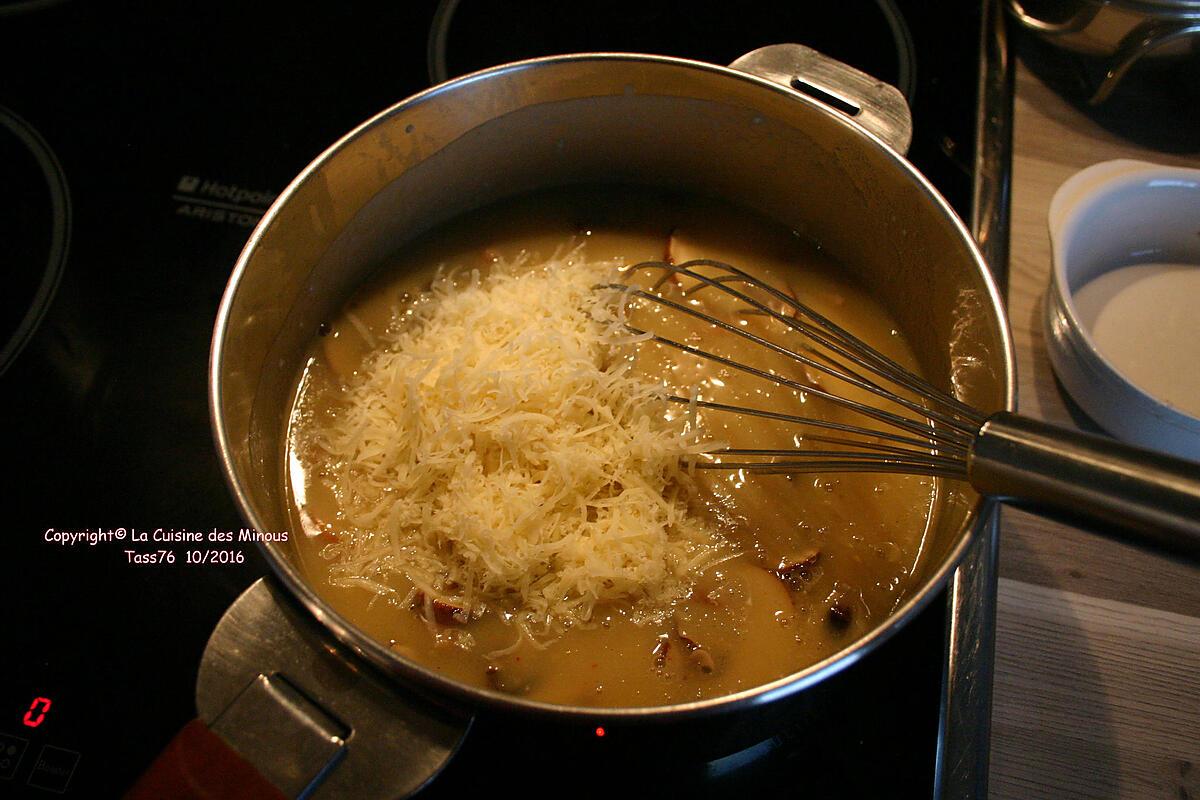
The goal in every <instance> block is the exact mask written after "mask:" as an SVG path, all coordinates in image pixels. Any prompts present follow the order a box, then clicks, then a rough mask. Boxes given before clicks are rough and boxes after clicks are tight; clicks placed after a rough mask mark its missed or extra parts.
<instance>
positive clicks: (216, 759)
mask: <svg viewBox="0 0 1200 800" xmlns="http://www.w3.org/2000/svg"><path fill="white" fill-rule="evenodd" d="M166 797H170V798H177V799H178V800H224V799H228V800H284V794H283V792H281V791H279V789H278V788H276V787H275V786H274V785H273V784H272V783H271V782H270V781H268V780H267V779H266V778H265V777H264V776H263V775H262V773H260V772H259V771H258V770H257V769H256V768H255V767H254V765H253V764H251V763H250V762H249V761H247V760H246V759H244V758H242V757H241V755H239V754H238V752H237V751H236V750H234V749H233V748H232V747H230V746H229V745H228V744H227V743H226V742H225V741H224V740H223V739H222V738H221V737H220V736H218V735H217V734H215V733H213V732H212V731H211V730H209V728H208V726H207V725H205V724H204V722H203V721H202V720H199V719H194V720H192V721H191V722H189V723H188V724H187V725H185V726H183V729H182V730H180V731H179V733H178V734H176V735H175V738H174V739H172V740H171V743H170V744H168V745H167V746H166V748H165V749H164V750H163V751H162V753H160V754H159V756H158V758H157V759H155V761H154V763H153V764H151V765H150V768H149V769H147V770H146V771H145V772H144V773H142V776H141V777H140V778H139V779H138V782H137V783H136V784H134V785H133V788H131V789H130V790H129V791H128V792H127V793H126V795H125V800H162V799H163V798H166Z"/></svg>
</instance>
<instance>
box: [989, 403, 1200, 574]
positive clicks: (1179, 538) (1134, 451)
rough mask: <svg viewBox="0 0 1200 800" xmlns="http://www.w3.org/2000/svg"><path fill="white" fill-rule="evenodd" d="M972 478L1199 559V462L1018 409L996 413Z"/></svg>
mask: <svg viewBox="0 0 1200 800" xmlns="http://www.w3.org/2000/svg"><path fill="white" fill-rule="evenodd" d="M967 475H968V478H969V479H970V481H971V485H972V486H974V487H975V488H976V489H977V490H978V491H980V492H981V493H983V494H986V495H990V496H992V497H995V498H998V499H1001V500H1005V501H1008V502H1011V503H1012V504H1014V505H1020V506H1026V505H1028V506H1030V507H1031V509H1030V510H1033V511H1037V512H1048V513H1049V514H1050V515H1052V516H1056V517H1063V518H1067V519H1069V520H1071V521H1082V522H1085V523H1089V524H1088V527H1089V528H1091V529H1092V530H1095V531H1096V532H1097V533H1100V534H1102V535H1107V536H1113V537H1115V538H1119V539H1124V540H1126V541H1130V542H1132V543H1134V544H1140V545H1143V546H1147V547H1150V548H1152V549H1155V550H1159V551H1163V552H1167V553H1171V554H1173V555H1179V556H1184V557H1186V558H1188V559H1190V560H1192V561H1197V562H1200V464H1197V463H1195V462H1192V461H1186V460H1184V459H1180V458H1175V457H1173V456H1168V455H1164V454H1162V453H1156V452H1151V451H1149V450H1143V449H1141V448H1138V447H1134V446H1132V445H1127V444H1123V443H1121V442H1117V441H1114V440H1112V439H1108V438H1104V437H1101V436H1095V435H1092V434H1088V433H1081V432H1079V431H1074V430H1069V429H1066V428H1060V427H1058V426H1055V425H1050V424H1048V423H1045V422H1041V421H1039V420H1035V419H1030V418H1028V417H1022V416H1020V415H1018V414H1011V413H1008V412H1004V411H1002V412H1000V413H997V414H993V415H992V416H991V417H989V418H988V420H987V421H986V422H985V423H984V424H983V427H982V428H981V429H980V431H979V434H978V435H977V436H976V437H975V441H974V443H973V444H972V446H971V452H970V454H969V455H968V456H967Z"/></svg>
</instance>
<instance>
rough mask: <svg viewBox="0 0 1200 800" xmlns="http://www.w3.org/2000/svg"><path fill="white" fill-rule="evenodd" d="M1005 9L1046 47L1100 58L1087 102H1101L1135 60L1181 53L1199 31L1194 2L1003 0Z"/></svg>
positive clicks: (1199, 8)
mask: <svg viewBox="0 0 1200 800" xmlns="http://www.w3.org/2000/svg"><path fill="white" fill-rule="evenodd" d="M1008 9H1009V11H1010V13H1011V14H1012V16H1013V17H1014V18H1015V19H1016V20H1017V21H1018V22H1019V23H1020V24H1021V26H1022V27H1024V28H1025V29H1026V30H1028V31H1031V32H1032V33H1034V34H1035V35H1037V36H1038V37H1039V38H1041V39H1042V40H1044V41H1045V42H1047V43H1048V44H1050V45H1051V46H1053V47H1058V48H1062V49H1064V50H1068V51H1071V52H1074V53H1079V54H1083V55H1086V56H1092V57H1096V58H1099V59H1101V60H1102V61H1103V64H1104V69H1103V74H1102V77H1101V79H1100V81H1099V83H1098V84H1097V85H1096V86H1095V87H1094V89H1092V91H1091V96H1090V97H1089V98H1088V103H1089V104H1091V105H1100V104H1101V103H1103V102H1105V101H1106V100H1107V99H1108V98H1109V97H1110V96H1111V95H1112V93H1113V91H1114V90H1115V89H1116V88H1117V85H1118V84H1119V83H1120V82H1121V79H1122V78H1124V77H1125V74H1126V73H1127V72H1129V70H1130V68H1132V67H1133V66H1134V65H1135V64H1137V63H1138V62H1139V61H1141V60H1143V59H1169V58H1177V57H1180V56H1183V55H1186V54H1187V53H1189V52H1191V51H1192V49H1193V47H1194V45H1195V37H1196V36H1197V35H1198V34H1200V2H1197V0H1008Z"/></svg>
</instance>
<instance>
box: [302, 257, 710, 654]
mask: <svg viewBox="0 0 1200 800" xmlns="http://www.w3.org/2000/svg"><path fill="white" fill-rule="evenodd" d="M613 268H614V267H613V265H612V264H608V263H595V262H589V261H587V260H586V259H585V258H584V253H583V250H582V247H576V248H575V249H574V250H571V251H570V252H566V253H560V254H557V255H556V256H555V257H554V258H551V259H549V260H547V261H545V262H543V263H537V264H532V263H528V262H521V263H511V264H505V263H501V264H498V265H497V266H496V267H495V268H494V269H492V270H490V271H489V272H488V273H487V274H486V275H482V276H481V275H480V274H478V273H477V272H476V273H472V274H470V275H468V276H462V275H455V274H444V273H443V274H439V275H438V277H436V278H435V280H434V282H433V285H432V286H431V288H430V289H429V290H428V291H426V292H425V293H423V294H422V295H421V296H420V297H418V298H417V299H416V300H414V301H410V302H408V303H407V304H406V305H404V306H403V307H399V308H397V309H395V310H394V315H393V324H392V325H391V327H390V328H389V330H388V331H387V333H386V334H383V335H382V336H378V337H377V338H378V339H379V342H378V344H379V347H378V349H377V350H376V351H375V352H374V353H373V354H371V355H369V356H368V357H367V359H366V361H365V363H364V366H363V368H362V369H360V370H359V373H358V376H359V377H357V378H356V379H354V380H352V381H351V382H350V383H349V384H348V385H347V386H346V387H344V389H343V391H342V393H341V396H340V398H339V402H338V403H337V404H336V407H335V408H334V409H332V410H331V413H329V414H328V415H327V418H326V419H324V420H322V423H321V425H320V426H317V428H318V429H317V430H315V431H314V432H313V436H312V441H313V442H314V443H315V445H316V448H315V451H316V453H317V454H318V458H319V459H320V460H321V461H322V462H323V463H321V464H318V465H316V466H317V467H318V469H319V471H320V473H321V474H323V475H325V476H327V479H328V480H329V482H330V483H331V485H332V488H333V490H334V493H335V496H336V497H337V499H338V504H339V506H340V508H341V510H342V522H343V524H344V525H345V526H346V528H347V529H346V530H345V531H344V532H343V533H342V534H341V535H340V536H339V537H338V539H337V541H336V542H334V543H333V544H330V545H328V546H327V547H326V548H325V550H324V554H325V555H326V557H327V558H329V559H330V561H331V573H330V575H331V580H332V582H334V583H339V584H341V585H357V586H362V587H366V588H368V589H371V590H373V591H375V592H376V594H379V595H380V596H382V597H384V598H386V599H390V600H391V601H392V602H395V603H398V604H406V605H408V606H411V607H414V608H417V609H418V610H420V609H422V608H423V609H425V616H426V617H427V619H428V621H429V622H430V624H431V625H432V624H434V616H436V610H437V609H436V606H437V603H441V604H443V608H444V607H452V608H453V610H454V612H455V614H457V615H458V617H457V618H458V619H469V618H475V617H479V616H481V615H482V614H484V613H486V612H488V611H489V610H490V611H493V612H495V613H497V614H500V615H502V617H503V618H504V619H507V620H509V621H510V622H514V623H515V624H517V625H518V627H519V628H520V629H521V630H522V631H524V632H526V633H528V634H530V635H531V636H535V637H538V638H542V639H545V638H548V637H550V636H554V635H557V634H558V633H561V632H562V631H563V630H565V629H566V628H568V627H571V626H573V625H580V624H582V625H590V624H596V623H597V621H598V618H599V615H598V614H597V611H598V608H599V607H601V606H602V605H605V604H616V605H614V606H612V607H620V608H622V609H624V610H625V613H630V614H632V615H633V616H634V618H635V619H641V620H647V619H650V618H661V615H662V614H663V613H664V611H665V609H667V608H668V607H669V605H670V603H671V602H672V601H674V600H676V599H678V598H680V597H681V596H683V595H684V594H685V593H686V592H687V590H688V588H689V587H690V583H691V580H692V578H693V577H694V576H695V575H696V573H697V572H698V571H700V570H702V569H703V568H705V567H706V566H709V565H711V564H713V563H715V562H716V561H717V560H719V559H721V558H723V557H728V555H729V553H730V547H729V545H728V544H727V543H726V542H725V541H724V540H723V539H722V538H721V537H720V536H719V535H718V534H717V533H716V532H715V531H714V530H713V529H711V527H709V526H708V525H706V524H705V523H704V522H702V521H701V520H700V519H698V518H697V517H695V516H693V515H691V514H689V506H690V505H691V504H692V503H693V502H694V491H695V488H694V485H693V483H692V481H691V479H690V478H689V476H688V474H687V471H686V466H683V465H681V459H683V458H684V457H685V456H687V455H689V454H695V453H697V452H701V451H702V450H703V449H705V448H704V445H703V436H702V433H701V431H699V430H698V428H697V425H696V415H695V409H694V407H693V408H691V409H689V413H688V414H687V415H678V416H677V415H674V414H672V413H671V412H670V411H669V409H668V406H669V403H668V402H667V401H666V399H665V397H664V390H663V384H662V383H661V382H659V383H655V382H653V381H650V380H648V379H647V378H646V377H644V376H640V375H638V374H637V373H636V371H635V370H633V369H632V359H634V358H636V355H634V349H633V348H630V347H627V346H626V345H628V344H629V343H630V341H631V337H630V334H629V332H628V331H627V330H626V329H625V327H624V313H625V305H626V302H627V301H628V296H627V295H622V294H621V293H619V292H611V291H607V293H602V290H598V289H596V288H595V287H596V286H597V285H598V284H603V283H607V282H608V281H609V280H611V278H612V273H613ZM435 600H436V601H437V603H434V601H435Z"/></svg>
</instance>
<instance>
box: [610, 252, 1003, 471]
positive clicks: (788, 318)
mask: <svg viewBox="0 0 1200 800" xmlns="http://www.w3.org/2000/svg"><path fill="white" fill-rule="evenodd" d="M698 268H709V269H715V270H718V271H719V274H717V275H706V274H704V273H702V272H699V271H697V270H698ZM646 269H659V270H663V277H662V278H661V279H660V280H659V281H658V282H657V283H655V284H654V285H653V286H652V287H651V290H649V291H648V290H645V289H643V288H641V287H640V286H636V285H629V284H622V283H611V284H607V285H604V286H602V287H597V288H608V289H612V290H615V291H619V292H621V293H622V295H623V299H622V301H621V302H622V303H628V302H629V301H630V300H631V299H633V298H639V299H642V300H645V301H647V302H650V303H654V304H657V305H658V306H661V307H664V308H667V309H670V310H672V311H676V312H680V313H683V314H686V315H688V316H691V317H693V318H695V319H698V320H700V321H702V322H704V323H706V324H708V325H711V326H714V327H716V328H719V329H720V330H723V331H726V332H728V333H731V334H733V335H735V336H738V337H741V338H742V339H744V340H746V341H749V342H751V343H753V344H755V345H757V346H760V347H763V348H765V349H766V350H768V351H770V352H773V353H775V354H778V355H780V356H784V357H785V358H787V359H790V360H792V361H794V362H796V363H798V364H801V365H804V366H806V367H809V368H811V369H813V370H816V371H817V372H819V373H821V374H823V375H827V376H829V377H831V378H834V379H836V380H839V381H843V382H844V383H845V384H846V385H848V386H853V387H855V388H857V389H859V390H861V391H864V392H867V393H869V394H870V395H873V396H875V397H877V398H879V399H881V400H883V401H886V402H888V403H891V404H893V405H895V406H896V407H898V408H899V409H902V410H903V411H905V412H907V413H908V414H913V415H916V417H917V418H916V419H914V418H912V417H910V416H906V415H904V414H903V413H895V412H893V411H890V410H887V409H884V408H879V407H876V406H874V405H870V404H868V403H863V402H859V401H857V400H853V399H851V398H848V397H844V396H842V395H840V394H837V393H835V392H833V391H828V390H826V389H824V388H822V387H820V386H817V385H813V382H812V381H810V382H808V383H805V382H801V381H798V380H794V379H792V378H789V377H786V376H783V375H779V374H776V372H775V371H774V370H764V369H760V368H759V367H756V366H753V365H750V364H746V363H743V362H741V361H738V360H736V359H733V358H730V357H728V356H724V355H721V354H719V353H715V352H711V351H709V350H706V349H702V348H701V347H699V346H698V345H695V344H688V343H684V342H679V341H676V340H674V339H671V338H669V337H667V336H662V335H660V334H658V333H654V332H652V331H645V330H643V329H641V328H638V327H636V326H634V325H632V324H630V323H629V322H628V321H627V320H626V318H625V316H624V313H623V314H622V317H621V319H622V322H623V325H624V327H625V328H626V329H628V330H629V331H630V332H632V333H634V334H636V335H639V336H647V337H649V339H650V340H651V341H654V342H656V343H658V344H661V345H665V346H668V347H672V348H675V349H677V350H679V351H681V352H685V353H687V354H689V355H692V356H695V357H697V358H701V359H705V360H708V361H711V362H713V363H716V364H720V365H722V366H725V367H729V368H731V369H735V370H738V371H741V372H743V373H746V374H749V375H753V376H756V377H758V378H762V379H764V380H767V381H770V382H772V383H775V384H777V385H780V386H784V387H787V388H790V389H793V390H796V391H799V392H803V393H807V394H809V395H812V396H814V397H819V398H822V399H824V400H827V401H829V402H831V403H833V404H835V405H837V406H839V407H841V408H844V409H847V410H849V411H851V412H853V413H855V414H857V415H860V416H862V417H865V418H867V419H868V420H871V421H873V422H874V423H879V424H880V425H882V426H883V427H882V429H880V428H879V427H875V426H870V427H868V426H864V425H853V424H848V423H841V422H835V421H832V420H822V419H817V418H813V417H805V416H800V415H792V414H786V413H780V412H773V411H767V410H764V409H755V408H748V407H743V406H735V405H729V404H723V403H717V402H713V401H709V400H698V399H696V398H684V397H678V396H674V395H673V396H671V397H670V398H669V399H670V400H672V401H674V402H678V403H686V404H689V405H693V406H696V407H700V408H706V409H711V410H715V411H726V412H732V413H738V414H748V415H752V416H758V417H765V418H770V419H777V420H781V421H786V422H792V423H796V424H798V425H801V426H804V427H807V428H815V429H821V430H831V431H836V432H839V433H844V434H849V435H850V437H833V436H827V435H821V434H816V435H814V434H811V433H809V434H805V435H803V436H799V437H797V444H799V441H800V440H801V439H802V440H805V441H809V442H817V443H820V444H826V445H834V446H835V447H841V448H846V447H849V448H854V449H837V450H832V449H814V450H803V449H799V447H797V449H786V450H781V449H757V448H749V449H748V448H740V449H738V448H725V449H719V450H713V451H709V452H707V453H703V454H700V457H701V458H703V459H707V460H704V461H695V462H694V463H693V466H694V467H695V468H697V469H723V470H745V471H752V472H756V473H767V474H771V473H796V472H830V471H836V472H887V473H909V474H925V475H933V476H944V477H951V478H963V477H965V475H966V456H967V453H968V450H969V448H970V446H971V443H972V441H973V440H974V438H975V436H976V435H977V433H978V431H979V429H980V426H981V425H982V424H983V421H984V416H983V415H981V414H980V413H979V412H977V411H976V410H974V409H972V408H971V407H970V406H968V405H966V404H965V403H963V402H961V401H960V400H958V399H957V398H955V397H954V396H952V395H951V394H949V393H947V392H945V391H942V390H940V389H938V388H937V387H935V386H933V385H932V384H930V383H929V382H928V381H926V380H925V379H923V378H921V377H920V376H918V375H916V374H914V373H913V372H912V371H910V370H908V369H906V368H905V367H904V366H902V365H900V364H898V363H897V362H896V361H894V360H893V359H891V358H889V357H887V356H886V355H884V354H883V353H880V352H879V351H878V350H876V349H874V348H872V347H870V346H869V345H867V344H866V343H864V342H863V341H862V340H860V339H858V338H857V337H855V336H853V335H852V334H850V333H849V332H847V331H846V330H844V329H843V328H841V327H840V326H838V325H837V324H836V323H834V322H833V321H831V320H829V319H828V318H826V317H825V316H823V315H822V314H820V313H818V312H816V311H815V310H814V309H812V308H811V307H809V306H807V305H806V304H804V303H802V302H800V301H799V300H798V299H797V298H796V297H794V296H792V295H790V294H788V293H786V292H783V291H781V290H780V289H778V288H777V287H775V286H772V285H770V284H768V283H766V282H765V281H763V280H760V279H759V278H757V277H755V276H753V275H751V274H750V273H748V272H745V271H744V270H741V269H738V268H737V267H733V266H731V265H729V264H726V263H724V262H721V261H716V260H713V259H695V260H691V261H687V262H684V263H682V264H671V263H668V262H666V261H644V262H641V263H638V264H634V265H632V266H630V267H626V268H624V270H623V271H625V272H630V271H637V270H646ZM672 275H680V276H684V277H686V278H689V279H691V280H693V281H695V282H696V286H694V287H692V288H690V289H687V290H686V291H684V293H683V296H684V297H687V296H689V295H690V296H692V298H693V301H692V305H688V304H685V303H681V302H678V301H676V300H673V299H671V298H669V297H665V296H663V293H662V292H661V291H660V289H661V287H662V286H663V284H664V283H665V282H666V281H667V280H669V278H670V277H671V276H672ZM742 285H744V286H746V287H748V288H750V289H754V290H758V291H760V292H764V293H765V294H766V295H767V296H768V297H770V298H771V299H772V300H775V301H778V303H779V308H778V309H776V308H772V307H771V306H770V305H768V304H767V303H766V302H763V301H762V300H760V299H758V298H756V297H753V296H751V295H750V294H748V293H747V291H743V290H742V289H741V288H740V286H742ZM708 288H711V289H714V290H716V291H720V292H723V293H725V294H727V295H729V296H730V297H732V298H734V299H735V300H736V301H738V302H739V303H745V304H746V305H747V306H748V307H749V308H747V309H743V310H741V311H740V312H739V313H741V314H744V315H761V316H765V317H769V318H770V319H771V320H774V321H776V322H778V323H780V324H781V325H783V326H785V327H786V328H787V329H789V330H791V331H794V332H796V333H798V334H800V335H801V336H802V337H803V338H802V340H801V341H802V342H803V344H802V345H801V346H799V347H796V346H792V347H787V346H784V345H782V344H779V343H777V342H773V341H771V340H769V339H767V338H765V337H764V336H761V335H759V334H757V333H754V332H752V331H750V330H746V329H744V328H742V327H739V326H737V325H733V324H731V323H729V322H726V321H725V320H722V319H718V318H717V317H716V316H714V315H712V314H710V313H707V312H706V311H704V310H702V309H700V308H697V307H695V301H694V296H695V294H696V293H697V292H699V291H703V290H704V289H708ZM784 312H787V313H784ZM801 351H803V352H801ZM889 385H890V386H894V387H896V388H894V389H893V388H888V387H889ZM902 392H907V393H912V394H913V395H914V396H915V397H916V398H917V399H910V398H909V397H906V396H904V394H902ZM853 437H863V438H862V439H856V438H853ZM728 456H737V457H739V458H742V457H769V458H770V459H771V460H770V461H741V460H733V461H731V460H728V459H727V458H726V457H728Z"/></svg>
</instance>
